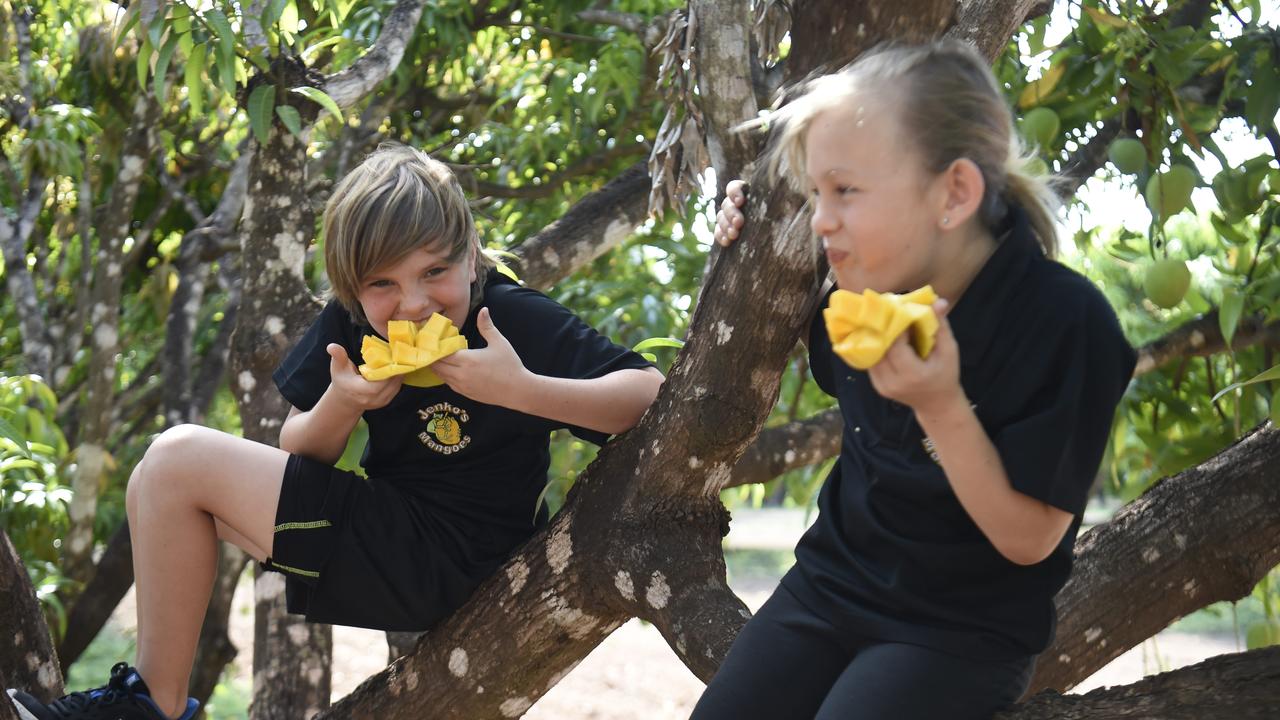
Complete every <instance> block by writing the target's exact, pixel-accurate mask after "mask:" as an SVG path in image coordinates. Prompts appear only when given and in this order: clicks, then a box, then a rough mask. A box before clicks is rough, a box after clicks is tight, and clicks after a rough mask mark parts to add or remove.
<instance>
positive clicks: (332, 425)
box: [280, 344, 404, 465]
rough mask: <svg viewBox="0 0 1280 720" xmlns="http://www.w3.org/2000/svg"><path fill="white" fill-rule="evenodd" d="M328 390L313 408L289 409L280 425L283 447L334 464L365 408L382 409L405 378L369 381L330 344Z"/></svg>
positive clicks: (328, 348) (340, 349)
mask: <svg viewBox="0 0 1280 720" xmlns="http://www.w3.org/2000/svg"><path fill="white" fill-rule="evenodd" d="M326 349H327V350H328V352H329V357H330V358H331V359H330V361H329V373H330V377H331V378H332V381H331V382H330V383H329V389H328V390H326V391H325V393H324V395H321V396H320V400H319V401H318V402H317V403H316V404H315V407H313V408H311V409H310V410H306V411H303V410H299V409H298V408H296V407H293V408H290V409H289V415H288V417H286V418H285V421H284V424H283V425H281V426H280V449H281V450H284V451H285V452H290V453H293V454H295V455H303V456H305V457H309V458H311V459H313V460H318V461H320V462H323V463H327V464H329V465H332V464H334V463H336V462H337V461H338V458H340V457H342V451H343V450H345V449H346V447H347V438H348V437H349V436H350V435H351V431H352V429H354V428H355V426H356V422H358V421H359V420H360V415H361V414H362V413H363V412H364V411H365V410H372V409H374V408H380V407H382V406H383V405H386V404H387V403H389V402H391V398H393V397H395V395H396V393H397V392H399V391H400V385H401V382H402V380H403V379H404V378H403V377H400V376H397V377H392V378H388V379H386V380H380V381H377V382H370V381H368V380H365V379H364V378H363V377H362V376H361V375H360V373H359V371H357V370H356V368H355V365H354V364H353V363H352V362H351V359H350V358H348V357H347V352H346V350H344V349H343V348H342V346H341V345H337V344H330V345H329V346H328V347H327V348H326Z"/></svg>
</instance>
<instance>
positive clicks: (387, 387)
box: [325, 343, 404, 412]
mask: <svg viewBox="0 0 1280 720" xmlns="http://www.w3.org/2000/svg"><path fill="white" fill-rule="evenodd" d="M325 351H326V352H328V353H329V378H330V381H329V382H330V388H332V389H333V390H336V391H337V392H338V395H339V397H341V398H342V400H343V401H344V402H345V403H346V404H347V405H350V406H352V407H357V408H360V410H361V412H363V411H365V410H376V409H378V408H380V407H383V406H384V405H386V404H387V403H389V402H391V398H394V397H395V396H396V393H398V392H400V385H401V382H402V381H403V380H404V376H403V375H396V376H393V377H389V378H387V379H386V380H365V379H364V376H363V375H361V374H360V371H359V370H357V369H356V366H355V364H354V363H352V362H351V358H350V357H348V356H347V351H346V348H344V347H342V346H341V345H339V344H337V343H329V344H328V345H326V346H325Z"/></svg>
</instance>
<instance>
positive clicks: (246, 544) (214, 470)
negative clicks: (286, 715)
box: [125, 425, 289, 717]
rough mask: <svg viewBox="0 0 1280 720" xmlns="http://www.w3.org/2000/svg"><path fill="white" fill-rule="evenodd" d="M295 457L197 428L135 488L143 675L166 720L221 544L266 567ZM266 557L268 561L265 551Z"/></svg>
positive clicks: (176, 440) (166, 445) (175, 706)
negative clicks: (228, 543) (235, 547)
mask: <svg viewBox="0 0 1280 720" xmlns="http://www.w3.org/2000/svg"><path fill="white" fill-rule="evenodd" d="M288 457H289V455H288V454H287V453H285V452H284V451H282V450H279V449H277V448H273V447H270V446H267V445H262V444H259V443H255V442H252V441H250V440H244V439H242V438H238V437H235V436H233V435H228V434H226V433H223V432H219V431H217V430H211V429H209V428H204V427H199V426H196V425H180V426H178V427H175V428H171V429H169V430H167V431H165V432H164V433H163V434H161V435H160V437H159V438H157V439H156V441H155V442H154V443H152V445H151V447H150V448H148V450H147V453H146V456H145V457H144V458H143V460H142V462H141V463H139V465H138V467H137V468H135V469H134V472H133V476H132V477H131V478H130V481H129V489H128V492H127V494H126V498H125V507H126V510H127V512H128V514H129V531H130V533H131V535H132V537H133V567H134V577H135V586H136V589H135V591H136V594H137V600H138V659H137V667H138V671H139V672H140V673H141V674H142V677H143V678H144V679H145V680H146V682H147V687H148V688H150V690H151V697H152V700H154V701H155V703H156V704H157V705H158V706H159V707H160V709H161V710H162V711H163V712H165V713H167V714H168V715H170V716H171V717H172V716H176V715H178V714H180V713H181V711H182V709H183V708H184V707H185V706H186V700H187V683H188V681H189V679H190V676H191V664H192V662H193V660H194V658H195V650H196V642H197V640H198V639H199V636H200V626H201V623H202V622H203V621H204V614H205V609H206V608H207V606H208V603H209V593H210V592H211V591H212V589H213V581H214V572H215V571H216V568H217V560H218V555H217V552H218V549H217V542H218V537H219V528H221V529H222V535H223V537H224V539H227V540H228V541H231V542H235V543H236V544H237V545H240V546H241V548H242V549H243V550H245V551H246V552H248V553H249V554H250V555H253V556H254V557H255V558H257V559H258V560H262V559H263V558H264V557H265V556H266V555H267V554H268V553H269V552H270V549H271V545H272V536H273V528H274V524H275V513H276V505H277V503H278V502H279V499H280V486H281V484H282V481H283V478H284V469H285V463H286V461H287V460H288ZM264 551H265V552H264Z"/></svg>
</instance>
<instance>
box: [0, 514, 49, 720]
mask: <svg viewBox="0 0 1280 720" xmlns="http://www.w3.org/2000/svg"><path fill="white" fill-rule="evenodd" d="M0 598H4V602H3V603H0V631H2V632H3V633H4V636H5V638H6V640H5V642H4V643H0V647H3V648H4V649H3V651H0V679H2V680H4V681H5V682H6V683H8V684H6V685H3V686H0V691H3V690H4V689H6V688H19V689H22V690H25V691H27V692H29V693H31V694H32V695H34V696H36V697H37V698H39V699H40V700H42V701H44V702H48V701H50V700H52V699H54V698H56V697H61V696H62V694H63V689H62V672H61V670H59V668H58V660H57V658H56V657H55V656H54V654H53V638H51V637H50V636H49V626H48V625H47V624H46V623H45V621H44V613H42V612H41V611H40V602H39V601H38V600H37V599H36V591H35V588H33V587H32V586H31V579H30V578H28V577H27V568H26V566H24V565H23V564H22V558H19V557H18V552H17V551H16V550H14V548H13V543H11V542H10V541H9V535H8V534H7V533H5V532H4V530H3V529H0ZM9 638H12V640H11V641H10V640H9ZM0 705H4V706H6V707H8V705H9V698H8V696H6V695H0Z"/></svg>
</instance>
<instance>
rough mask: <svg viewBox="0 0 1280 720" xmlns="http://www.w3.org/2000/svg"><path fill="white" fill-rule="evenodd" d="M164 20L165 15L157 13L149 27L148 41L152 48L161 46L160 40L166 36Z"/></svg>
mask: <svg viewBox="0 0 1280 720" xmlns="http://www.w3.org/2000/svg"><path fill="white" fill-rule="evenodd" d="M164 19H165V18H164V13H156V16H155V17H154V18H152V19H151V24H150V25H149V26H147V39H148V40H150V41H151V47H159V45H160V38H161V37H163V36H164Z"/></svg>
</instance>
